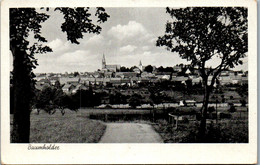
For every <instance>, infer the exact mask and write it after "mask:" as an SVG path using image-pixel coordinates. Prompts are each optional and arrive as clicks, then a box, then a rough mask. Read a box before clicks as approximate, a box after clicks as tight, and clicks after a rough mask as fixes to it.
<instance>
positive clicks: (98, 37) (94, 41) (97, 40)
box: [84, 35, 104, 45]
mask: <svg viewBox="0 0 260 165" xmlns="http://www.w3.org/2000/svg"><path fill="white" fill-rule="evenodd" d="M103 41H104V37H103V36H102V35H93V36H92V37H90V38H89V39H88V40H87V41H85V42H84V44H86V45H96V44H100V43H102V42H103Z"/></svg>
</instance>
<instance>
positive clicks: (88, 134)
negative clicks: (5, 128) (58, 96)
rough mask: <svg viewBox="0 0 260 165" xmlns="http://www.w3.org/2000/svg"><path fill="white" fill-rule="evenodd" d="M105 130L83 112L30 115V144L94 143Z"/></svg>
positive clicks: (102, 125) (104, 127) (100, 124)
mask: <svg viewBox="0 0 260 165" xmlns="http://www.w3.org/2000/svg"><path fill="white" fill-rule="evenodd" d="M11 126H12V116H11ZM105 129H106V125H105V124H103V123H102V122H100V121H96V120H90V119H88V118H87V117H86V114H85V113H84V111H78V112H77V113H76V112H73V111H69V110H67V111H66V114H65V115H64V116H62V115H61V113H60V112H59V111H57V112H56V113H55V114H53V115H49V114H47V113H45V112H43V111H41V112H40V114H39V115H37V114H36V113H32V114H31V131H30V132H31V133H30V143H96V142H98V141H99V140H100V138H101V137H102V135H103V134H104V131H105Z"/></svg>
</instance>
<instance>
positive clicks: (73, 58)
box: [57, 50, 91, 64]
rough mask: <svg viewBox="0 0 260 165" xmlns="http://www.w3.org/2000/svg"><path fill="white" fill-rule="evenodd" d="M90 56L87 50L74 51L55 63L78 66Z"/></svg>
mask: <svg viewBox="0 0 260 165" xmlns="http://www.w3.org/2000/svg"><path fill="white" fill-rule="evenodd" d="M90 55H91V54H90V53H89V51H87V50H76V51H74V52H69V53H65V54H63V55H62V56H60V57H59V58H58V60H57V61H59V63H64V64H80V63H85V62H86V60H87V58H88V57H89V56H90Z"/></svg>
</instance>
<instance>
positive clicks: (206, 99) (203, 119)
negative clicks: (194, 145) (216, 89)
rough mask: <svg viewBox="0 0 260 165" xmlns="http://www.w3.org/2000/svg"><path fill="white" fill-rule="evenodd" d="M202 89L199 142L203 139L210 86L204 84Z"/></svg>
mask: <svg viewBox="0 0 260 165" xmlns="http://www.w3.org/2000/svg"><path fill="white" fill-rule="evenodd" d="M204 90H205V92H204V99H203V106H202V109H201V121H200V129H199V138H200V141H201V142H203V141H205V133H206V120H207V112H208V103H209V96H210V92H211V87H209V86H207V85H205V86H204Z"/></svg>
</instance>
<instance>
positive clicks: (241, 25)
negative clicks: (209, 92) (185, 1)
mask: <svg viewBox="0 0 260 165" xmlns="http://www.w3.org/2000/svg"><path fill="white" fill-rule="evenodd" d="M166 13H169V14H170V16H171V17H172V21H168V22H167V23H166V30H165V34H164V35H163V36H160V37H159V38H158V40H157V43H156V45H157V46H165V47H166V48H167V50H169V51H171V52H177V53H179V56H180V57H181V58H183V59H186V60H187V61H190V65H191V67H198V68H199V70H200V73H201V76H202V77H204V78H206V77H208V76H209V75H210V74H213V75H214V77H216V76H217V75H218V74H219V73H220V72H221V71H222V70H225V69H229V68H233V67H235V66H236V65H239V64H242V60H241V58H243V57H245V55H246V52H247V51H248V39H247V38H248V32H247V28H248V27H247V26H248V23H247V9H246V8H242V7H194V8H190V7H188V8H180V9H171V8H168V7H167V8H166ZM215 57H217V58H218V59H220V60H221V62H220V63H219V65H218V66H216V67H215V68H210V69H206V62H207V61H208V60H211V59H212V58H215Z"/></svg>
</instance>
